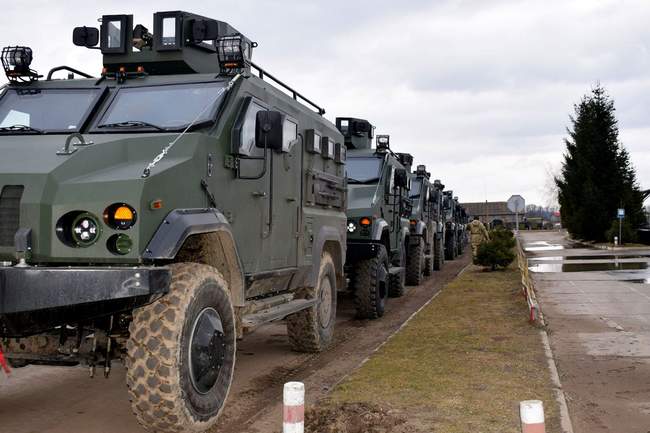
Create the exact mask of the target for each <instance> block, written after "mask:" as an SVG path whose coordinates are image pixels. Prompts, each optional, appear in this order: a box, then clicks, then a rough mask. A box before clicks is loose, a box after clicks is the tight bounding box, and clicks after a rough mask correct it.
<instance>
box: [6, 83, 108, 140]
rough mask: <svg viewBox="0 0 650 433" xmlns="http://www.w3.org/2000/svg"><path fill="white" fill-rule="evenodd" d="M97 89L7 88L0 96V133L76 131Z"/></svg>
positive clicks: (95, 97)
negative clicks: (0, 96) (0, 97)
mask: <svg viewBox="0 0 650 433" xmlns="http://www.w3.org/2000/svg"><path fill="white" fill-rule="evenodd" d="M99 92H100V90H99V89H28V88H25V89H7V90H6V91H5V94H4V95H3V96H2V99H0V133H2V134H22V133H25V132H28V133H29V132H32V133H33V132H39V133H43V132H65V133H70V132H76V131H79V128H81V125H82V124H83V122H84V120H85V119H86V116H87V113H88V112H89V111H90V109H91V108H92V106H93V103H94V102H95V101H96V99H97V96H98V94H99Z"/></svg>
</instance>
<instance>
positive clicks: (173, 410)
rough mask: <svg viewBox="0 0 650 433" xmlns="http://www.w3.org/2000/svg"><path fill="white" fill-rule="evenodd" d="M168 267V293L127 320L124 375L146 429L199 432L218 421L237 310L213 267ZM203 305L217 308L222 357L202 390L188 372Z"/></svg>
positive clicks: (232, 354) (228, 379) (227, 386)
mask: <svg viewBox="0 0 650 433" xmlns="http://www.w3.org/2000/svg"><path fill="white" fill-rule="evenodd" d="M170 268H171V270H172V277H171V285H170V289H169V293H168V294H167V295H165V296H164V297H162V298H161V299H159V300H157V301H155V302H153V303H152V304H149V305H146V306H144V307H142V308H138V309H136V310H135V311H134V313H133V320H132V322H131V324H130V326H129V333H130V337H129V340H128V343H127V349H128V354H127V358H126V366H127V375H126V381H127V386H128V389H129V394H130V400H131V407H132V409H133V412H134V413H135V415H136V417H137V419H138V421H139V422H140V424H142V425H143V426H144V427H145V428H146V429H148V430H150V431H154V432H160V433H167V432H170V433H176V432H202V431H205V430H207V429H209V428H210V427H212V426H213V425H214V424H215V422H216V421H217V418H218V416H219V413H220V412H221V409H222V408H223V405H224V403H225V401H226V398H227V396H228V391H229V389H230V384H231V382H232V374H233V370H234V365H235V349H236V347H235V344H236V343H235V337H236V336H235V315H234V312H233V307H232V303H231V300H230V294H229V291H228V286H227V283H226V282H225V280H224V279H223V277H222V276H221V274H220V273H219V272H218V271H217V270H216V269H214V268H213V267H211V266H207V265H201V264H196V263H176V264H172V265H170ZM207 310H214V311H216V313H217V314H218V317H219V320H220V322H221V325H222V329H223V333H222V334H221V335H222V339H221V340H217V341H221V344H220V346H221V348H222V349H221V352H220V353H221V355H222V357H221V367H220V369H219V372H218V375H217V378H216V380H215V382H214V384H213V386H212V387H211V388H210V389H209V390H207V392H205V393H200V392H198V391H197V388H196V387H195V385H194V384H193V380H192V378H191V374H192V373H191V370H190V369H191V367H190V365H189V364H190V362H189V361H190V355H189V354H190V352H189V351H190V340H191V338H193V336H194V330H195V327H196V326H197V323H198V320H197V319H198V318H199V317H202V315H203V313H204V312H205V311H207ZM213 341H214V334H213V335H212V338H211V339H210V342H211V343H212V342H213ZM209 362H211V358H210V361H209Z"/></svg>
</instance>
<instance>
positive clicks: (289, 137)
mask: <svg viewBox="0 0 650 433" xmlns="http://www.w3.org/2000/svg"><path fill="white" fill-rule="evenodd" d="M282 129H283V131H282V151H283V152H291V148H292V147H293V145H294V144H295V143H296V140H297V139H298V124H297V123H296V122H294V121H293V120H291V119H289V118H288V117H287V118H285V119H284V125H283V128H282Z"/></svg>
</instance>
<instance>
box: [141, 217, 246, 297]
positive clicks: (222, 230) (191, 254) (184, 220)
mask: <svg viewBox="0 0 650 433" xmlns="http://www.w3.org/2000/svg"><path fill="white" fill-rule="evenodd" d="M143 258H145V259H150V260H175V261H191V262H196V263H202V264H206V265H210V266H212V267H214V268H215V269H217V270H218V271H219V272H220V273H221V275H222V276H223V277H224V279H225V280H226V282H227V283H228V287H229V290H230V293H231V296H232V302H233V305H234V306H243V305H244V301H245V297H244V290H245V283H244V273H243V269H244V268H243V266H242V264H241V259H240V256H239V252H238V251H237V244H236V242H235V238H234V236H233V234H232V230H231V227H230V223H229V222H228V220H227V219H226V217H225V216H224V215H223V214H222V213H221V212H219V211H218V210H217V209H175V210H173V211H171V212H170V213H169V214H168V215H167V216H166V217H165V219H164V221H163V222H162V224H161V225H160V226H159V227H158V229H157V230H156V233H155V234H154V236H153V237H152V238H151V241H150V242H149V244H148V245H147V248H146V250H145V253H144V254H143Z"/></svg>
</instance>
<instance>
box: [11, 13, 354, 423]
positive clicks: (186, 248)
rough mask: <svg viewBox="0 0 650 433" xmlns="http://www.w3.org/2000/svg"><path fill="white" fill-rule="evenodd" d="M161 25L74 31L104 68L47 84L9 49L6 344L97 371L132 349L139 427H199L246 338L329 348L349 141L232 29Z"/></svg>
mask: <svg viewBox="0 0 650 433" xmlns="http://www.w3.org/2000/svg"><path fill="white" fill-rule="evenodd" d="M153 22H154V31H153V33H150V32H149V31H148V30H147V29H146V28H145V27H144V26H142V25H136V26H134V25H133V16H132V15H105V16H103V17H102V19H101V28H100V29H95V28H90V27H78V28H76V29H74V33H73V41H74V43H75V44H76V45H79V46H85V47H88V48H95V46H96V45H97V44H99V47H97V48H98V49H100V50H101V52H102V53H103V63H104V65H103V70H102V72H101V76H100V77H98V78H93V77H91V76H90V75H88V74H85V73H82V72H80V71H77V70H75V69H73V68H70V67H67V66H62V67H58V68H54V69H53V70H52V71H50V73H49V74H48V75H47V77H46V78H45V79H41V78H42V77H41V76H40V75H38V74H37V73H36V72H35V71H33V70H31V69H30V62H31V58H32V51H31V49H29V48H27V47H7V48H5V49H4V50H3V52H2V63H3V66H4V68H5V71H6V73H7V77H8V79H9V84H8V85H7V86H6V87H5V88H4V89H3V91H2V97H1V99H0V150H1V151H2V158H0V343H1V349H0V350H2V351H4V352H5V355H6V358H7V359H8V360H9V361H10V362H11V364H12V365H14V366H21V365H26V364H30V363H33V364H58V365H74V364H78V363H85V364H87V365H88V366H89V369H90V372H91V375H92V374H93V373H94V372H95V369H96V367H97V366H99V367H100V368H102V369H103V371H104V373H105V374H106V375H107V374H108V373H109V372H110V368H111V361H113V360H116V359H123V360H124V362H125V364H126V367H127V385H128V390H129V393H130V398H131V401H132V408H133V411H134V412H135V415H136V416H137V418H138V420H139V421H140V422H141V423H142V424H143V425H144V426H145V427H146V428H148V429H151V430H154V431H157V432H186V431H187V432H189V431H192V432H197V431H203V430H206V429H208V428H210V426H212V425H213V424H214V423H215V422H216V418H217V416H218V414H219V413H220V411H221V409H222V407H223V405H224V402H225V400H226V397H227V395H228V390H229V388H230V384H231V379H232V375H233V368H234V363H235V347H236V340H237V339H238V338H240V337H242V335H243V334H244V333H245V332H246V331H248V330H251V329H253V328H255V327H257V326H259V325H262V324H264V323H267V322H270V321H274V320H280V319H283V318H286V323H287V331H288V334H289V338H290V341H291V343H292V345H293V347H294V348H295V349H296V350H301V351H320V350H323V349H324V348H326V347H327V346H328V344H329V343H330V342H331V340H332V334H333V328H334V322H335V316H336V305H337V302H336V294H337V289H338V288H339V287H342V286H343V285H344V284H345V276H344V268H343V264H344V260H345V246H346V245H345V241H346V224H347V218H346V215H345V207H346V203H345V166H344V164H345V154H346V152H345V147H344V146H343V136H342V135H341V134H340V133H339V131H338V130H337V129H336V127H335V126H334V125H333V124H331V123H330V122H328V121H327V120H325V119H324V118H323V117H322V114H323V113H324V110H323V109H321V108H320V107H318V106H316V105H315V104H313V103H312V102H311V101H309V100H308V99H306V98H304V97H303V96H302V95H301V94H300V93H298V92H297V91H296V90H294V89H291V88H289V87H287V86H286V85H284V84H283V83H282V82H280V81H278V80H277V79H275V78H274V77H273V76H272V75H270V74H268V73H267V72H266V71H264V70H262V69H260V68H259V67H257V66H256V65H255V64H253V63H252V62H251V53H252V49H253V48H254V47H256V46H257V44H256V43H254V42H251V41H250V40H249V39H248V38H246V37H245V36H243V35H242V34H240V33H239V32H237V31H236V30H235V29H234V28H232V27H231V26H230V25H228V24H227V23H225V22H221V21H216V20H213V19H209V18H205V17H202V16H199V15H194V14H191V13H187V12H182V11H172V12H158V13H156V14H154V20H153ZM62 70H63V71H67V72H69V74H70V75H69V76H68V79H54V78H53V76H54V74H56V73H57V72H59V71H62ZM79 76H81V77H83V78H82V79H76V78H75V77H79ZM73 78H75V79H73ZM271 84H274V85H271ZM288 95H291V96H288ZM0 353H1V352H0Z"/></svg>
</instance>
